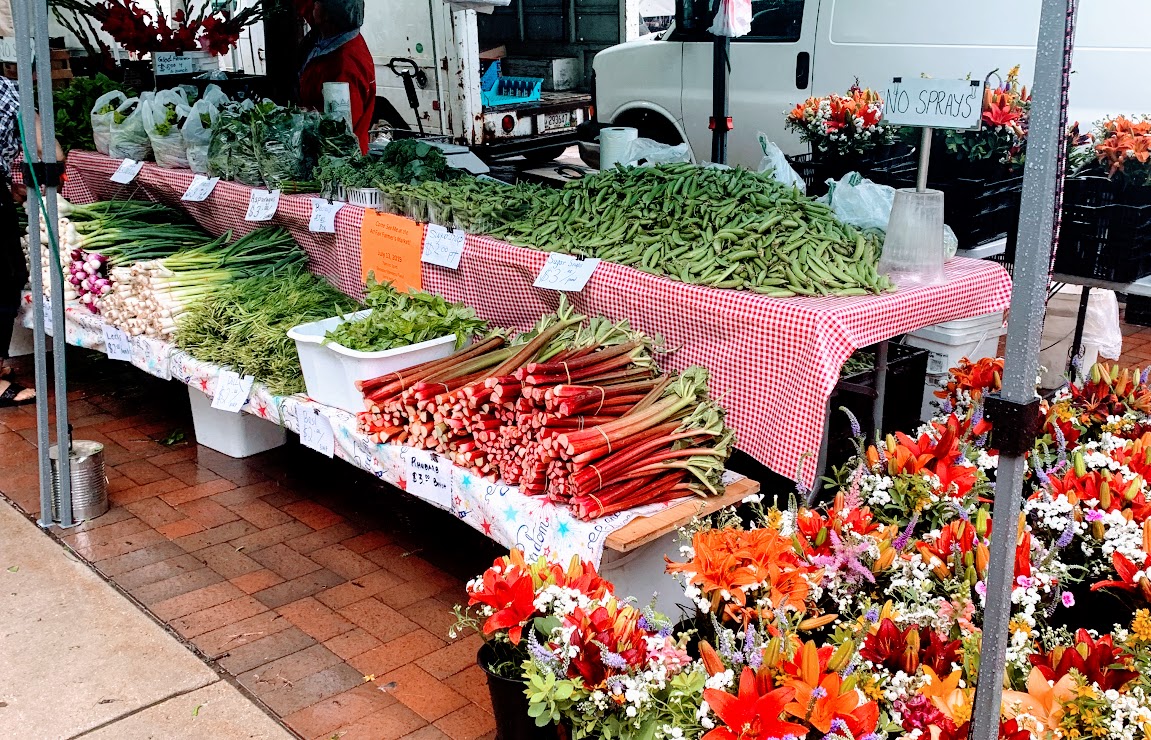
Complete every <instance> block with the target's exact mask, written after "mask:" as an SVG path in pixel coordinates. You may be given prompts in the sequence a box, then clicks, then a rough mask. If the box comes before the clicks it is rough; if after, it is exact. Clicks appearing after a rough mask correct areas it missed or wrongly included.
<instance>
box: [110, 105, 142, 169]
mask: <svg viewBox="0 0 1151 740" xmlns="http://www.w3.org/2000/svg"><path fill="white" fill-rule="evenodd" d="M149 97H151V96H149ZM144 102H147V100H141V99H140V98H128V99H127V100H125V101H124V102H123V103H120V105H119V106H118V107H117V108H116V112H115V113H114V114H112V128H111V137H110V139H109V142H108V156H109V157H111V158H112V159H134V160H136V161H137V162H140V161H143V160H145V159H147V158H148V157H149V156H150V155H151V154H152V142H151V141H150V140H149V139H148V132H147V131H145V130H144V116H143V115H142V111H141V104H142V103H144Z"/></svg>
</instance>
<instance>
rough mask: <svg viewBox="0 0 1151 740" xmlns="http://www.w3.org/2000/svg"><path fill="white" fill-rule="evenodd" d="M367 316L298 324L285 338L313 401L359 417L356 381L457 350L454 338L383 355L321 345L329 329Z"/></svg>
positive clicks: (361, 403)
mask: <svg viewBox="0 0 1151 740" xmlns="http://www.w3.org/2000/svg"><path fill="white" fill-rule="evenodd" d="M369 313H371V309H368V310H365V311H357V312H356V313H350V314H345V315H344V316H334V317H332V318H330V319H324V320H323V321H313V322H311V323H309V324H300V325H299V326H296V327H293V328H292V329H291V330H289V331H288V336H289V337H290V338H291V339H293V340H295V342H296V351H297V352H298V353H299V354H300V367H301V368H302V369H303V371H304V385H306V386H307V388H308V395H309V396H310V397H311V398H312V399H313V400H315V401H318V402H319V403H322V404H324V405H325V406H334V407H335V408H338V409H343V410H344V411H349V412H351V413H353V414H354V413H359V412H360V411H363V410H364V397H363V395H362V394H361V393H360V392H359V391H358V390H356V385H355V383H356V381H357V380H368V379H370V378H378V377H379V376H381V375H383V374H385V373H394V372H399V371H400V370H403V369H405V368H409V367H412V366H414V365H419V364H421V363H424V362H429V361H431V360H442V359H443V358H445V357H447V356H449V355H450V354H452V353H453V352H455V350H456V337H455V335H454V334H449V335H448V336H446V337H440V338H439V339H429V340H428V341H426V342H420V343H419V344H411V345H408V346H407V347H397V348H395V349H389V350H384V351H382V352H357V351H356V350H354V349H348V348H347V347H344V346H342V345H340V344H336V343H335V342H329V343H328V344H324V343H323V341H324V336H325V335H326V334H327V333H328V332H329V331H331V330H332V329H335V328H336V327H337V326H339V325H340V324H342V323H343V322H345V321H352V320H355V319H359V318H362V317H364V316H367V315H368V314H369Z"/></svg>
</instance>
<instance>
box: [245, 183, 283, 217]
mask: <svg viewBox="0 0 1151 740" xmlns="http://www.w3.org/2000/svg"><path fill="white" fill-rule="evenodd" d="M279 207H280V191H279V190H253V191H252V197H251V199H249V200H248V212H247V214H245V215H244V220H245V221H267V220H269V219H271V218H272V216H275V215H276V209H277V208H279Z"/></svg>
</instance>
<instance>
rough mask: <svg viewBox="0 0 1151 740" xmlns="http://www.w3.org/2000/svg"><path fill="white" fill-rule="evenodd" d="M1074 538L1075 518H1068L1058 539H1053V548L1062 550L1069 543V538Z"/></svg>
mask: <svg viewBox="0 0 1151 740" xmlns="http://www.w3.org/2000/svg"><path fill="white" fill-rule="evenodd" d="M1073 539H1075V520H1074V519H1068V520H1067V526H1066V527H1064V528H1063V532H1062V533H1061V534H1060V535H1059V539H1057V540H1055V548H1056V549H1058V550H1062V549H1063V548H1064V547H1067V546H1068V545H1070V544H1071V540H1073Z"/></svg>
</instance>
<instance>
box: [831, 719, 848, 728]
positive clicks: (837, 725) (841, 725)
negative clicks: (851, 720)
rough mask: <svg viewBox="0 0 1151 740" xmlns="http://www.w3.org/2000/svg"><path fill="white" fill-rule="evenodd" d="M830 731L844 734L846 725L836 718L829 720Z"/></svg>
mask: <svg viewBox="0 0 1151 740" xmlns="http://www.w3.org/2000/svg"><path fill="white" fill-rule="evenodd" d="M830 729H831V731H832V732H846V731H847V723H846V722H844V721H843V720H841V719H840V718H838V717H836V718H835V719H833V720H831V727H830Z"/></svg>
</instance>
